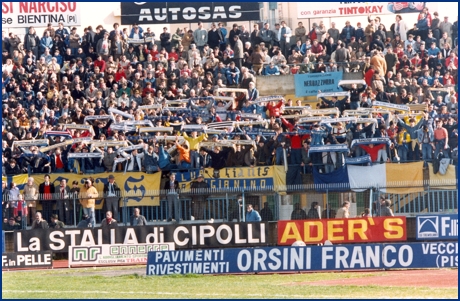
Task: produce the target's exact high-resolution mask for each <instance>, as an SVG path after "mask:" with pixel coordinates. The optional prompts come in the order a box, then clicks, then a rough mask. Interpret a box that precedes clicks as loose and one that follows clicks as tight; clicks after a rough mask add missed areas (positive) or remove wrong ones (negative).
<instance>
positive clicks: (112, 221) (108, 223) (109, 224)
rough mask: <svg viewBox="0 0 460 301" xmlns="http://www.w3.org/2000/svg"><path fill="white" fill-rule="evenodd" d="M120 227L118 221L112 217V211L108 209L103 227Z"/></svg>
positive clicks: (102, 223)
mask: <svg viewBox="0 0 460 301" xmlns="http://www.w3.org/2000/svg"><path fill="white" fill-rule="evenodd" d="M117 227H118V222H117V220H116V219H114V218H113V217H112V212H111V211H107V212H106V213H105V218H104V219H103V220H102V221H101V228H102V229H113V228H117Z"/></svg>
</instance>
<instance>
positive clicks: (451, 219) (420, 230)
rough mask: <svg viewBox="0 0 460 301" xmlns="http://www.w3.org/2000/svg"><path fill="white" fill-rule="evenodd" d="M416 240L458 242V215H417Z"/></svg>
mask: <svg viewBox="0 0 460 301" xmlns="http://www.w3.org/2000/svg"><path fill="white" fill-rule="evenodd" d="M416 239H417V240H429V239H433V240H442V239H449V240H450V239H452V240H458V214H436V215H417V227H416Z"/></svg>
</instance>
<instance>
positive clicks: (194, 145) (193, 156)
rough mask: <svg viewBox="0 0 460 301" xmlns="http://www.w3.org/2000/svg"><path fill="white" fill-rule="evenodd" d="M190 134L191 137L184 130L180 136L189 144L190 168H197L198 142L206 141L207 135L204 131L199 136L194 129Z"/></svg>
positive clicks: (198, 165)
mask: <svg viewBox="0 0 460 301" xmlns="http://www.w3.org/2000/svg"><path fill="white" fill-rule="evenodd" d="M190 135H191V137H190V136H189V135H187V133H186V132H185V131H184V133H183V134H182V136H184V139H185V141H187V142H188V144H189V146H190V163H191V165H192V168H199V167H200V164H199V162H198V158H199V144H200V142H201V141H203V140H205V141H206V139H207V138H208V135H207V134H206V133H203V134H201V135H200V136H198V133H197V132H196V131H193V132H192V133H191V134H190Z"/></svg>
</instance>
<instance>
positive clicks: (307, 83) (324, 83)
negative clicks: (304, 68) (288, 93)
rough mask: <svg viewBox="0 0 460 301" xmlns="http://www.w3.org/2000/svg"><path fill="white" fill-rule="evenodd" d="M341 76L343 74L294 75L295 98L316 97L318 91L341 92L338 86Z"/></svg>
mask: <svg viewBox="0 0 460 301" xmlns="http://www.w3.org/2000/svg"><path fill="white" fill-rule="evenodd" d="M342 76H343V72H324V73H307V74H296V75H294V84H295V96H296V97H302V96H312V95H315V96H316V95H317V94H318V90H321V92H322V93H329V92H342V88H341V87H339V86H338V85H339V81H340V80H342Z"/></svg>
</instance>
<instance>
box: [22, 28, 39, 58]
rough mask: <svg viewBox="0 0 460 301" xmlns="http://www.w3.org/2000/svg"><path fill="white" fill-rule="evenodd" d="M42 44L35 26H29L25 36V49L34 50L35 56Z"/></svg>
mask: <svg viewBox="0 0 460 301" xmlns="http://www.w3.org/2000/svg"><path fill="white" fill-rule="evenodd" d="M39 45H40V39H39V38H38V36H37V35H36V34H35V28H34V27H33V26H30V27H29V32H28V33H27V34H26V35H25V37H24V50H32V52H33V54H34V55H35V57H37V58H38V57H39V55H38V47H39Z"/></svg>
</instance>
